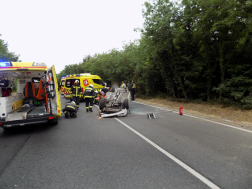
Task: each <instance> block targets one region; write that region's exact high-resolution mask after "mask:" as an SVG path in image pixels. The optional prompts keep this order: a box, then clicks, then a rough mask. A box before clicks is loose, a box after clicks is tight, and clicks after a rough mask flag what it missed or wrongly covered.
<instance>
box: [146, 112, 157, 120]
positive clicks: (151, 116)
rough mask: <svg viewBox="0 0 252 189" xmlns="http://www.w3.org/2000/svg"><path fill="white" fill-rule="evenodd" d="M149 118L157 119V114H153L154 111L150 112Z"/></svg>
mask: <svg viewBox="0 0 252 189" xmlns="http://www.w3.org/2000/svg"><path fill="white" fill-rule="evenodd" d="M147 118H148V119H152V118H153V119H156V116H155V114H153V113H150V114H147Z"/></svg>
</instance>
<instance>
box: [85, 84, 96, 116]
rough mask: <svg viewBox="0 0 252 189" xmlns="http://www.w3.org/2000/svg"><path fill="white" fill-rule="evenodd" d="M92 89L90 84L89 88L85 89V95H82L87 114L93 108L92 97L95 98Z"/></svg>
mask: <svg viewBox="0 0 252 189" xmlns="http://www.w3.org/2000/svg"><path fill="white" fill-rule="evenodd" d="M93 87H94V86H93V85H92V84H90V85H89V87H87V88H86V90H85V93H84V98H85V101H86V111H87V112H88V110H89V111H90V112H93V110H92V108H93V101H94V97H95V92H94V89H93Z"/></svg>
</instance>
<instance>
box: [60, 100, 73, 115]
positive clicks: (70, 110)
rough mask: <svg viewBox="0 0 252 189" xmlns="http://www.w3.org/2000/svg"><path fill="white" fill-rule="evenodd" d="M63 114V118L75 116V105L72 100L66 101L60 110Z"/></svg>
mask: <svg viewBox="0 0 252 189" xmlns="http://www.w3.org/2000/svg"><path fill="white" fill-rule="evenodd" d="M62 111H63V112H64V114H65V118H69V117H73V118H76V115H77V107H76V104H75V102H74V101H72V102H70V103H67V104H66V106H65V108H64V109H63V110H62Z"/></svg>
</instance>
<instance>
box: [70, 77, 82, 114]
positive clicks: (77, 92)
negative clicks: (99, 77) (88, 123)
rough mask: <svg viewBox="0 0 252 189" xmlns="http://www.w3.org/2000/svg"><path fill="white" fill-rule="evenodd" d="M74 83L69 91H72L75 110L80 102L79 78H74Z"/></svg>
mask: <svg viewBox="0 0 252 189" xmlns="http://www.w3.org/2000/svg"><path fill="white" fill-rule="evenodd" d="M74 84H75V85H73V86H72V87H71V91H72V96H73V99H72V100H73V101H75V103H76V106H77V110H78V109H79V104H80V96H81V87H80V85H79V84H80V81H79V80H75V82H74Z"/></svg>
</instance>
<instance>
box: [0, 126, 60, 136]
mask: <svg viewBox="0 0 252 189" xmlns="http://www.w3.org/2000/svg"><path fill="white" fill-rule="evenodd" d="M53 127H56V126H54V125H51V124H38V125H28V126H22V127H14V128H12V129H11V130H8V131H4V130H3V129H2V128H0V129H2V132H0V137H1V138H7V137H12V136H17V135H27V134H32V133H43V132H45V131H48V130H50V129H52V128H53Z"/></svg>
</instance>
